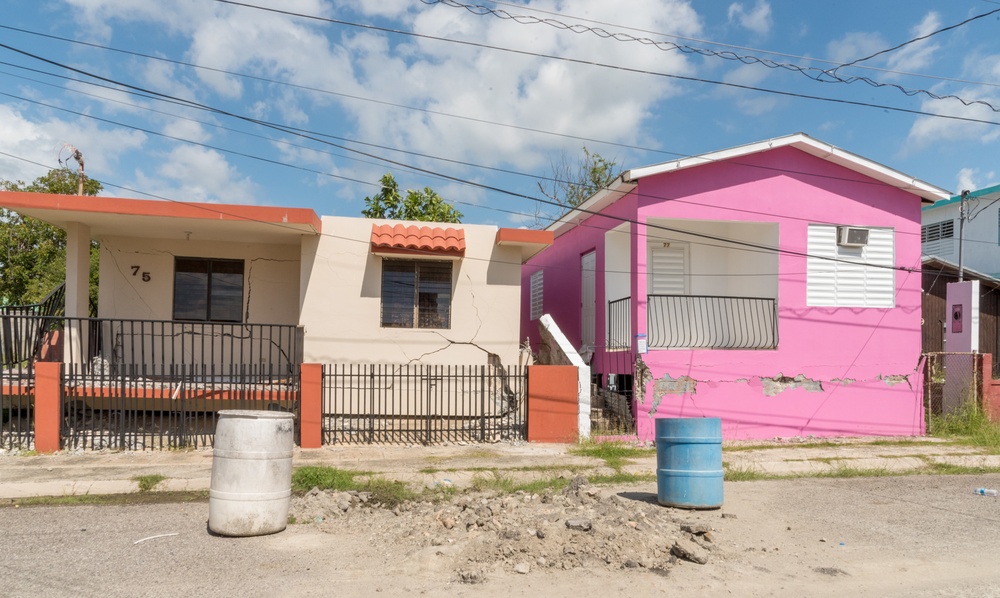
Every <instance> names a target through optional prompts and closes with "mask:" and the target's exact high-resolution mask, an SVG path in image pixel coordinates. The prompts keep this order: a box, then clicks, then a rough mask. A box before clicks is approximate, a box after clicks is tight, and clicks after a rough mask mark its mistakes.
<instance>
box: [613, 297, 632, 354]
mask: <svg viewBox="0 0 1000 598" xmlns="http://www.w3.org/2000/svg"><path fill="white" fill-rule="evenodd" d="M608 346H609V347H621V348H631V347H632V298H631V297H623V298H621V299H615V300H614V301H608Z"/></svg>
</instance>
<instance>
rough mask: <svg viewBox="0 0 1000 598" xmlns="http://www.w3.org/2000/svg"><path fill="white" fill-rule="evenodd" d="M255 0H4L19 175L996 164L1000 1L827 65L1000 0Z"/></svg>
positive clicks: (496, 194)
mask: <svg viewBox="0 0 1000 598" xmlns="http://www.w3.org/2000/svg"><path fill="white" fill-rule="evenodd" d="M245 4H248V5H253V6H255V7H258V8H254V7H248V6H239V5H233V4H227V3H224V2H219V1H217V0H175V1H171V2H163V1H161V0H158V1H151V0H60V1H55V0H7V2H5V8H6V10H5V16H4V19H3V20H2V21H0V26H3V28H0V44H3V45H5V46H8V47H3V48H0V63H2V64H0V94H3V95H0V179H8V180H14V179H19V180H24V181H29V180H32V179H34V178H35V177H37V176H39V175H41V174H44V173H45V172H46V171H47V170H48V168H51V167H56V166H58V160H59V158H60V157H62V158H63V159H65V158H66V157H67V156H68V151H67V150H66V149H65V148H64V146H65V145H66V144H69V145H72V146H74V147H76V148H79V149H80V150H81V151H82V152H83V155H84V157H85V160H86V166H87V172H88V174H89V175H90V176H92V177H94V178H96V179H98V180H100V181H102V182H104V183H105V194H107V195H116V196H123V197H149V196H154V197H160V198H167V199H171V200H178V201H211V202H223V203H249V204H260V205H284V206H297V207H309V208H312V209H314V210H315V211H316V212H317V213H319V214H335V215H342V216H356V215H359V214H360V211H361V209H362V208H363V198H364V197H365V196H366V195H372V194H374V193H377V191H378V180H379V178H380V177H381V176H382V175H383V174H384V173H385V172H392V173H393V174H394V176H395V177H396V179H397V181H399V183H400V185H401V186H402V187H404V188H421V187H425V186H429V187H431V188H433V189H434V190H436V191H438V192H439V193H440V194H441V195H442V196H444V197H445V198H446V199H448V200H449V201H452V202H454V203H455V204H456V207H457V208H458V209H459V210H460V211H462V212H464V213H465V218H464V221H465V222H470V223H495V224H499V225H502V226H531V225H533V223H535V222H536V221H537V220H536V214H538V213H542V214H547V213H552V212H553V211H554V208H552V207H551V206H548V205H545V204H540V203H538V202H536V201H533V200H532V199H530V198H543V195H542V194H541V192H540V191H539V189H538V183H539V182H542V183H543V184H544V183H545V178H546V177H550V176H551V175H552V164H553V162H560V161H563V160H567V161H569V162H571V163H572V162H575V161H577V160H578V159H579V158H580V157H581V156H582V147H583V146H586V147H587V148H588V149H589V150H591V151H595V152H598V153H600V154H601V155H603V156H604V157H607V158H612V159H614V160H616V161H617V162H618V163H619V164H620V165H622V166H623V167H625V168H633V167H639V166H645V165H649V164H656V163H659V162H664V161H667V160H671V159H675V158H677V157H680V156H687V155H695V154H700V153H705V152H710V151H714V150H720V149H725V148H728V147H733V146H738V145H742V144H745V143H750V142H754V141H759V140H762V139H767V138H770V137H778V136H782V135H787V134H789V133H794V132H804V133H807V134H809V135H812V136H813V137H816V138H819V139H821V140H823V141H827V142H830V143H832V144H834V145H836V146H839V147H841V148H843V149H845V150H848V151H851V152H854V153H857V154H860V155H862V156H864V157H866V158H869V159H872V160H875V161H878V162H881V163H883V164H885V165H887V166H890V167H892V168H895V169H897V170H901V171H903V172H905V173H907V174H909V175H912V176H914V177H916V178H919V179H923V180H925V181H927V182H929V183H932V184H934V185H937V186H940V187H943V188H945V189H949V190H951V191H954V192H957V191H959V190H961V189H978V188H982V187H986V186H990V185H995V184H997V183H998V182H1000V166H998V165H997V157H998V155H1000V152H998V149H1000V141H998V137H1000V112H997V111H996V110H994V109H993V106H995V107H997V109H1000V35H998V33H1000V12H998V13H996V14H991V15H989V16H986V17H983V18H978V19H976V20H973V21H971V22H969V23H967V24H964V25H962V26H959V27H956V28H954V29H951V30H948V31H945V32H942V33H938V34H936V35H933V36H932V37H929V38H927V39H926V40H924V41H921V42H918V43H914V44H909V45H905V46H903V47H902V48H899V49H897V50H894V51H892V52H887V53H884V54H880V55H878V56H875V57H874V58H871V59H870V60H866V61H863V62H861V63H859V64H857V65H854V66H845V67H842V68H840V69H837V71H836V75H837V76H839V77H841V78H842V79H848V78H849V77H867V78H868V79H870V80H871V81H873V82H877V83H879V84H886V85H885V86H882V87H875V86H872V85H870V84H868V83H865V82H863V81H855V82H853V83H844V82H837V81H834V80H833V77H832V76H831V75H821V71H822V70H827V71H829V70H832V69H833V68H835V67H837V66H838V65H843V64H846V63H849V62H852V61H855V60H857V59H859V58H864V57H866V56H870V55H872V54H875V53H878V52H880V51H882V50H886V49H888V48H892V47H893V46H896V45H898V44H902V43H903V42H906V41H908V40H911V39H914V38H916V37H918V36H922V35H926V34H929V33H932V32H935V31H937V30H939V29H942V28H946V27H949V26H952V25H956V24H958V23H961V22H962V21H965V20H966V19H969V18H971V17H976V16H977V15H982V14H985V13H989V12H991V11H994V10H998V9H1000V3H997V2H990V1H986V0H954V1H951V2H946V3H944V2H931V1H923V0H912V1H908V2H899V1H896V2H872V1H871V0H868V1H865V2H860V1H854V0H843V1H837V2H795V1H792V0H785V1H784V2H778V1H771V2H769V1H767V0H746V1H740V2H705V1H702V2H683V1H677V0H634V1H627V2H607V0H574V1H572V2H570V1H551V0H549V1H531V2H527V3H524V2H510V3H508V2H497V3H490V2H479V3H477V5H481V6H485V7H488V8H491V9H494V10H496V11H498V12H499V11H505V12H504V13H501V15H500V16H497V15H495V14H492V13H489V12H486V14H478V13H484V12H485V11H483V10H480V9H476V8H475V7H474V4H473V3H472V2H469V3H468V4H467V5H466V6H463V4H465V3H463V2H457V1H456V2H447V3H446V2H437V1H434V0H425V1H423V2H422V1H421V0H380V1H378V2H357V1H353V2H346V1H344V2H341V1H331V0H287V1H281V2H279V1H278V0H246V2H245ZM259 7H265V8H279V9H280V10H284V11H289V12H293V13H298V15H301V16H296V15H290V14H281V13H276V12H273V11H267V10H262V9H260V8H259ZM316 17H318V18H316ZM501 17H508V18H501ZM509 17H516V18H509ZM540 21H547V22H540ZM570 27H571V28H572V29H570ZM597 28H599V29H600V30H603V32H606V33H603V34H598V33H595V32H593V29H597ZM392 31H396V32H392ZM398 32H407V33H409V34H416V35H407V34H404V33H398ZM608 34H613V35H611V36H609V35H608ZM636 38H639V39H640V40H642V41H636ZM70 40H72V41H70ZM75 42H76V43H75ZM79 42H83V43H79ZM650 42H657V43H658V45H654V44H652V43H650ZM670 43H672V44H677V45H680V46H683V48H684V50H686V51H682V50H680V49H678V48H677V47H676V46H668V45H666V44H670ZM26 53H27V54H26ZM725 53H730V54H728V55H729V56H730V57H733V56H736V55H738V56H740V57H742V58H743V60H742V61H737V60H727V59H725V58H723V57H720V56H718V54H725ZM28 54H33V55H34V57H32V56H29V55H28ZM140 55H147V56H150V57H155V58H147V57H144V56H140ZM757 60H763V61H771V62H770V64H771V66H772V67H773V66H775V65H776V64H781V65H787V66H783V67H781V68H769V67H768V66H765V65H762V64H759V63H757V62H756V61H757ZM46 61H49V62H46ZM67 67H70V68H67ZM70 69H76V71H74V70H70ZM796 69H806V70H805V73H806V74H803V73H802V72H798V71H797V70H796ZM810 69H811V70H810ZM90 75H96V76H97V77H101V78H103V79H104V80H100V79H96V78H93V77H91V76H90ZM806 75H811V77H819V78H821V79H823V81H816V80H815V79H814V78H811V77H807V76H806ZM93 83H96V84H98V85H92V84H93ZM737 85H738V86H742V87H736V86H737ZM890 85H896V86H899V87H902V88H904V89H905V90H909V91H911V92H914V91H916V92H917V93H910V94H907V93H904V92H903V91H901V90H900V89H897V88H894V87H891V86H890ZM125 86H131V88H129V87H125ZM135 88H138V89H141V90H144V91H143V92H141V93H139V94H138V95H137V94H135V93H130V92H134V91H136V89H135ZM748 88H757V89H748ZM762 90H770V92H769V91H762ZM921 90H922V91H921ZM923 91H927V92H931V93H933V94H936V95H938V96H947V95H955V96H959V97H960V98H962V99H964V100H966V101H967V102H973V101H980V102H985V103H988V104H990V105H983V104H972V105H971V106H965V105H964V104H963V103H962V102H961V101H959V100H957V99H947V98H946V99H933V98H932V97H929V96H928V95H927V94H925V93H922V92H923ZM772 92H780V93H772ZM803 96H811V97H803ZM196 105H197V106H196ZM205 108H207V109H209V110H206V109H205ZM942 115H944V116H949V117H955V118H944V117H942ZM249 120H257V121H264V122H267V123H270V124H272V125H274V127H267V126H262V125H260V124H256V123H253V122H249ZM983 121H985V122H983ZM296 132H298V133H300V134H296ZM70 165H71V167H74V168H75V163H72V162H70ZM410 167H415V168H416V169H419V170H414V169H412V168H410ZM470 182H471V183H475V184H469V183H470ZM146 194H149V195H146Z"/></svg>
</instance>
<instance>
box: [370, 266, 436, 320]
mask: <svg viewBox="0 0 1000 598" xmlns="http://www.w3.org/2000/svg"><path fill="white" fill-rule="evenodd" d="M451 266H452V263H451V262H449V261H440V262H437V261H433V262H432V261H416V260H392V259H384V260H382V327H383V328H451Z"/></svg>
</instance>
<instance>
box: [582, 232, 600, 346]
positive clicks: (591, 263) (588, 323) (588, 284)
mask: <svg viewBox="0 0 1000 598" xmlns="http://www.w3.org/2000/svg"><path fill="white" fill-rule="evenodd" d="M596 268H597V254H596V253H595V252H593V251H591V252H588V253H585V254H583V255H582V256H581V257H580V274H581V281H582V282H581V288H580V344H581V350H584V351H585V350H587V349H593V348H594V328H595V319H594V316H595V310H596V307H597V289H596V282H597V272H596Z"/></svg>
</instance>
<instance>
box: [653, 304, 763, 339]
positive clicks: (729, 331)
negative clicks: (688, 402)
mask: <svg viewBox="0 0 1000 598" xmlns="http://www.w3.org/2000/svg"><path fill="white" fill-rule="evenodd" d="M646 326H647V332H648V335H649V338H648V340H649V346H650V347H653V348H686V349H774V348H776V347H777V346H778V307H777V301H775V300H774V299H764V298H758V297H716V296H704V295H702V296H697V295H649V297H648V302H647V312H646Z"/></svg>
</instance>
